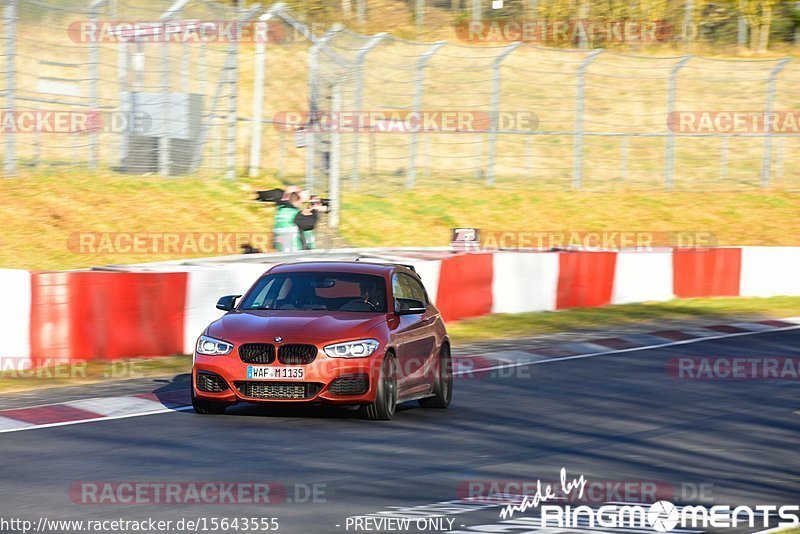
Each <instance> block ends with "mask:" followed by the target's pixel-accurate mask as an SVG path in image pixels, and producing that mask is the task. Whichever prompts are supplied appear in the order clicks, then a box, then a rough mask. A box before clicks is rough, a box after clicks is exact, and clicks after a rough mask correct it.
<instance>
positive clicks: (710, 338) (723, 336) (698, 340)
mask: <svg viewBox="0 0 800 534" xmlns="http://www.w3.org/2000/svg"><path fill="white" fill-rule="evenodd" d="M798 328H800V325H794V326H782V327H779V328H773V329H772V330H766V331H763V332H736V333H734V334H720V335H715V336H707V337H698V338H695V339H684V340H682V341H671V342H669V343H662V344H660V345H645V346H642V347H631V348H629V349H616V350H608V351H605V352H590V353H589V354H576V355H575V356H562V357H560V358H550V359H547V360H538V361H531V362H519V363H513V364H507V365H494V366H492V367H483V368H480V369H470V370H469V371H468V372H464V371H458V372H455V373H453V375H455V376H458V375H463V374H469V373H480V372H486V371H494V370H496V369H510V368H513V367H522V366H523V365H541V364H543V363H554V362H565V361H568V360H582V359H584V358H594V357H596V356H611V355H615V354H624V353H628V352H637V351H640V350H650V349H662V348H664V347H674V346H676V345H690V344H692V343H702V342H704V341H714V340H716V339H726V338H729V337H740V336H755V335H758V334H769V333H771V332H783V331H786V330H797V329H798Z"/></svg>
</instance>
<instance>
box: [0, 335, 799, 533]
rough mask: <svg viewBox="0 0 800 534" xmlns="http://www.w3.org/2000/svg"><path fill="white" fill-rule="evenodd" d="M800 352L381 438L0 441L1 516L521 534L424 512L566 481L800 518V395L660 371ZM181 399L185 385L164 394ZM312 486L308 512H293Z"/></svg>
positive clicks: (116, 430)
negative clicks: (101, 484) (159, 490)
mask: <svg viewBox="0 0 800 534" xmlns="http://www.w3.org/2000/svg"><path fill="white" fill-rule="evenodd" d="M798 347H800V329H794V330H786V331H781V332H765V333H761V334H756V335H748V336H743V337H732V338H726V339H718V340H706V341H702V342H698V343H692V344H686V345H677V346H669V347H662V348H657V349H647V350H641V351H633V352H624V353H612V354H608V355H599V356H596V357H591V358H585V359H573V360H564V361H555V362H552V363H545V364H542V365H533V366H521V367H517V368H515V369H513V370H501V371H496V372H493V373H483V374H480V375H478V376H473V377H461V378H459V379H457V380H456V384H455V395H454V400H453V405H452V406H451V408H450V409H449V410H446V411H437V410H422V409H419V408H417V407H416V404H415V403H414V406H409V407H408V408H407V409H405V407H404V408H403V409H401V410H400V412H399V413H398V414H397V416H396V418H395V420H394V421H392V422H390V423H374V422H369V421H366V420H362V419H359V418H357V417H355V416H354V414H353V413H352V412H349V411H346V410H333V409H321V408H308V409H302V410H296V409H293V410H287V409H263V408H259V407H252V406H242V407H237V408H235V409H233V410H230V413H229V414H228V415H224V416H197V415H195V414H194V413H192V412H191V411H190V410H189V411H175V412H172V413H166V414H160V415H151V416H143V417H135V418H129V419H119V420H111V421H102V422H95V423H87V424H79V425H74V426H63V427H56V428H42V429H34V430H29V431H23V432H14V433H7V434H0V451H2V454H0V472H1V473H2V477H0V495H2V501H1V502H2V504H1V505H0V508H2V512H3V513H2V515H4V516H11V515H13V516H15V517H19V518H24V519H30V520H32V521H34V522H36V521H38V520H39V519H40V518H41V517H42V516H45V517H47V518H48V519H89V518H91V519H109V520H111V519H118V518H127V519H135V520H142V519H145V518H155V519H165V520H166V519H171V520H178V519H180V518H191V519H196V518H198V517H205V518H211V517H217V518H223V517H228V518H234V517H276V518H278V520H279V525H280V528H279V532H292V533H316V532H324V533H328V532H330V533H335V532H355V531H356V530H353V528H352V526H351V527H350V528H349V529H348V528H347V518H348V517H353V516H362V515H368V514H377V513H378V512H381V511H392V510H394V512H395V515H406V516H408V517H415V518H418V517H425V516H426V515H434V516H435V515H438V514H441V513H442V512H441V510H442V509H445V508H446V509H447V510H449V512H445V513H444V515H445V516H446V517H448V518H451V519H453V521H454V522H453V524H452V528H453V530H456V531H464V532H512V531H513V532H529V531H535V530H536V528H534V527H532V526H531V525H530V523H528V525H527V526H525V527H523V526H522V525H523V524H524V521H523V522H520V523H517V524H516V526H515V527H513V528H512V527H511V526H509V525H506V526H504V527H499V526H497V525H498V524H499V523H501V522H502V521H503V520H502V519H501V518H500V517H499V507H498V506H495V505H492V504H491V503H489V504H487V505H486V507H480V506H464V505H463V504H462V505H460V506H459V504H458V503H455V504H452V503H451V504H450V505H446V506H444V505H438V506H429V507H428V508H427V510H428V512H430V513H429V514H422V511H423V510H424V508H421V507H423V506H424V505H434V504H435V503H441V502H446V501H455V500H458V499H461V498H462V497H465V495H464V493H463V490H464V488H465V487H467V484H469V483H470V482H471V481H486V480H490V481H510V480H515V481H519V480H526V481H534V482H535V481H536V480H537V479H542V480H543V481H544V480H557V478H558V476H559V471H560V469H561V468H562V467H564V468H566V469H567V472H568V474H569V476H571V477H572V476H576V477H577V476H579V475H581V474H582V475H584V476H585V477H586V478H587V479H588V480H589V481H592V480H604V481H652V482H655V483H656V484H657V485H658V486H659V488H662V489H663V488H668V489H669V488H671V491H672V496H671V497H670V500H672V501H673V502H675V503H676V504H690V503H692V504H694V503H702V504H706V505H709V506H710V505H713V504H728V505H738V504H747V505H758V504H775V505H780V504H798V502H799V501H800V498H799V497H800V447H798V443H800V415H799V414H798V413H797V412H798V411H800V394H798V393H799V392H800V388H799V387H798V386H799V384H798V380H719V381H693V380H686V379H677V378H675V377H673V376H670V375H669V374H668V372H667V365H668V362H669V361H670V359H671V358H675V357H678V356H697V357H707V356H765V355H774V356H786V357H788V356H797V351H798ZM179 387H180V388H184V387H187V386H186V377H178V378H176V380H175V381H174V383H172V384H164V385H163V388H164V389H169V388H179ZM85 481H140V482H141V481H151V482H152V481H161V482H167V481H182V482H186V481H198V482H199V481H229V482H236V481H238V482H247V481H270V482H273V483H278V484H280V485H282V486H283V487H285V488H287V491H288V494H287V498H286V499H285V500H284V499H280V500H282V501H283V502H281V503H274V504H271V505H266V506H264V505H247V504H235V505H231V504H217V505H205V506H200V505H192V504H178V505H174V504H129V505H117V504H114V505H109V504H80V503H75V502H73V499H71V497H70V487H72V486H73V485H75V484H78V483H80V482H85ZM315 485H316V486H315ZM312 487H316V488H317V490H318V495H317V498H316V499H315V500H316V502H296V501H298V500H300V501H307V500H308V499H307V498H306V497H307V496H306V492H305V490H306V489H308V488H312ZM686 488H704V490H703V491H704V492H705V495H704V496H703V498H698V496H696V495H687V494H686V491H685V489H686ZM289 501H292V502H289ZM395 507H400V508H406V507H408V508H411V507H413V508H414V510H401V511H398V510H397V508H395ZM437 510H438V512H437ZM456 512H458V513H456ZM527 515H528V514H526V513H522V514H515V515H514V519H516V520H524V519H525V517H526V516H527ZM445 525H446V524H445ZM487 525H495V526H494V527H489V526H487ZM431 526H433V527H435V526H436V525H435V524H431ZM759 530H764V529H763V527H762V528H757V529H749V530H748V529H738V530H731V529H725V530H724V531H725V532H755V531H759ZM228 531H229V532H235V530H233V529H230V530H228ZM360 531H361V532H363V531H364V530H360ZM416 531H417V530H411V532H416ZM429 531H437V530H436V529H435V528H431V529H429ZM577 531H578V529H565V530H555V529H550V530H548V532H551V533H552V532H577ZM373 532H374V530H373ZM651 532H652V531H651ZM676 532H677V531H676Z"/></svg>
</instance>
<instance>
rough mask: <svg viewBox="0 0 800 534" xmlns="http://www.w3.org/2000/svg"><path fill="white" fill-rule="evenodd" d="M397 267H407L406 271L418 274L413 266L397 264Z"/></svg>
mask: <svg viewBox="0 0 800 534" xmlns="http://www.w3.org/2000/svg"><path fill="white" fill-rule="evenodd" d="M395 265H397V266H398V267H405V268H406V269H409V270H411V271H414V272H417V270H416V269H415V268H414V266H413V265H408V264H405V263H395Z"/></svg>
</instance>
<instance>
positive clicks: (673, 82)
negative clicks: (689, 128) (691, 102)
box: [664, 55, 692, 191]
mask: <svg viewBox="0 0 800 534" xmlns="http://www.w3.org/2000/svg"><path fill="white" fill-rule="evenodd" d="M691 59H692V56H691V55H689V56H684V57H682V58H680V59H679V60H678V62H677V63H675V65H674V66H673V67H672V70H671V71H670V72H669V78H668V80H667V123H669V124H671V122H670V121H672V114H673V113H674V112H675V100H676V96H677V91H678V73H679V72H680V70H681V69H682V68H683V67H684V66H685V65H686V63H688V62H689V61H690V60H691ZM674 130H675V129H674V127H673V128H671V129H670V131H669V132H667V144H666V148H665V154H664V188H665V189H667V190H668V191H669V190H671V189H672V187H673V185H674V181H675V131H674Z"/></svg>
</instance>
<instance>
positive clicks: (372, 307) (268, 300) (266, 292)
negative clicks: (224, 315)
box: [240, 272, 386, 313]
mask: <svg viewBox="0 0 800 534" xmlns="http://www.w3.org/2000/svg"><path fill="white" fill-rule="evenodd" d="M240 309H242V310H311V311H343V312H375V313H386V282H385V281H384V279H383V278H381V277H380V276H374V275H370V274H359V273H331V272H296V273H280V274H268V275H266V276H264V277H263V278H261V279H260V280H259V281H258V282H256V285H255V286H254V287H253V289H252V290H251V291H250V292H249V293H248V294H247V295H246V296H245V298H244V300H243V301H242V305H241V307H240Z"/></svg>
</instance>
